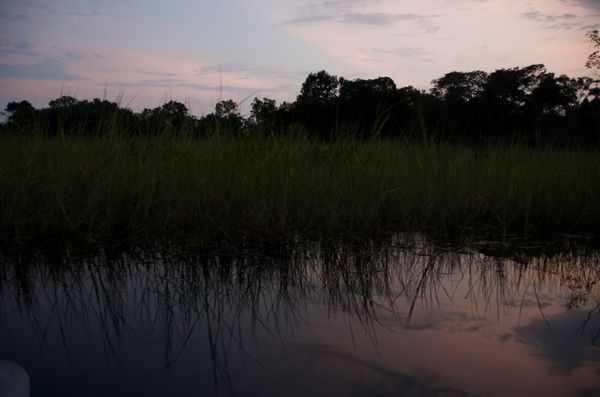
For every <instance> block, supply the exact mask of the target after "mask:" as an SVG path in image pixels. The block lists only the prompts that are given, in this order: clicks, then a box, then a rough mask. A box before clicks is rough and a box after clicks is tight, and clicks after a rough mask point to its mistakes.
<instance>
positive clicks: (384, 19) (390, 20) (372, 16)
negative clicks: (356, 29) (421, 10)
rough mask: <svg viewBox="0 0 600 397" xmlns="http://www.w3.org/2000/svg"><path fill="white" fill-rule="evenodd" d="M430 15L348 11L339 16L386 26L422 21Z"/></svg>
mask: <svg viewBox="0 0 600 397" xmlns="http://www.w3.org/2000/svg"><path fill="white" fill-rule="evenodd" d="M433 16H435V15H433ZM430 17H431V16H430V15H418V14H387V13H362V14H360V13H348V14H344V15H342V17H341V18H339V22H341V23H349V24H358V25H376V26H385V25H392V24H395V23H396V22H405V21H420V20H423V19H426V18H430Z"/></svg>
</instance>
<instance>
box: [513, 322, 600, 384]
mask: <svg viewBox="0 0 600 397" xmlns="http://www.w3.org/2000/svg"><path fill="white" fill-rule="evenodd" d="M577 315H579V317H578V316H577ZM586 316H587V313H583V312H568V313H563V314H557V315H554V316H552V317H549V318H547V320H548V323H546V322H545V321H544V320H543V319H536V320H533V321H531V322H530V323H529V324H528V325H525V326H520V327H516V328H515V329H514V330H513V333H511V334H507V335H503V336H502V337H501V340H506V339H511V338H514V339H515V340H517V341H519V342H521V343H523V344H525V345H526V346H529V347H530V348H531V349H532V350H533V351H534V352H535V354H536V355H539V356H541V357H544V358H546V359H547V360H548V362H549V363H550V364H551V367H552V369H553V370H555V371H557V372H559V373H571V372H572V371H574V370H576V369H577V368H579V367H582V366H584V365H585V363H586V362H588V361H593V362H600V351H598V348H597V347H596V346H592V344H593V343H594V338H595V337H597V335H598V334H599V333H600V318H598V317H597V316H595V315H594V316H590V318H589V320H588V322H587V323H585V319H586Z"/></svg>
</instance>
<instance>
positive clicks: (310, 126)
mask: <svg viewBox="0 0 600 397" xmlns="http://www.w3.org/2000/svg"><path fill="white" fill-rule="evenodd" d="M588 36H589V37H590V38H591V39H592V41H593V42H594V43H595V45H596V47H597V44H598V42H597V32H596V31H593V32H590V33H589V34H588ZM594 54H596V53H594ZM594 54H592V55H590V59H591V61H590V59H588V64H589V65H591V66H592V67H593V66H595V63H594V60H595V58H594ZM596 66H597V65H596ZM432 84H433V88H432V89H431V90H430V91H429V92H425V91H420V90H417V89H415V88H413V87H411V86H407V87H401V88H397V87H396V85H395V83H394V82H393V81H392V79H390V78H389V77H379V78H376V79H354V80H348V79H345V78H343V77H340V78H338V77H337V76H334V75H331V74H329V73H327V72H326V71H324V70H322V71H319V72H317V73H311V74H309V75H308V76H307V78H306V80H305V81H304V83H303V84H302V87H301V90H300V94H299V95H298V97H297V98H296V101H295V102H293V103H287V102H284V103H282V104H280V105H279V106H278V105H277V103H276V102H275V100H273V99H269V98H263V99H258V98H255V99H254V101H253V102H252V104H251V109H250V114H249V117H248V118H244V117H243V116H242V115H241V114H240V112H239V109H238V105H237V104H236V103H235V102H234V101H232V100H225V101H221V102H219V103H217V104H216V106H215V110H214V112H213V113H210V114H208V115H205V116H203V117H200V118H197V117H195V116H193V115H190V114H189V112H188V109H187V107H186V106H185V105H184V104H182V103H179V102H175V101H170V102H168V103H165V104H164V105H162V106H160V107H157V108H154V109H144V110H143V111H142V112H141V113H134V112H132V111H131V110H129V109H126V108H122V107H120V106H119V105H118V104H117V103H114V102H110V101H107V100H100V99H94V100H92V101H86V100H84V101H79V100H77V99H75V98H72V97H68V96H62V97H60V98H57V99H55V100H53V101H51V102H50V103H49V106H48V107H47V108H44V109H40V110H38V109H35V108H34V107H33V106H32V105H31V104H30V103H29V102H27V101H22V102H10V103H9V104H8V105H7V106H6V112H7V114H8V122H7V124H6V125H5V126H4V128H3V130H5V131H17V132H26V131H41V132H43V133H45V134H48V135H62V134H81V135H92V136H93V135H97V134H104V133H107V132H115V131H117V132H119V133H124V134H128V135H135V134H181V133H191V134H194V135H196V136H205V135H208V134H211V133H213V132H217V131H220V132H227V133H235V134H238V135H240V136H243V135H247V134H252V133H269V134H292V133H296V132H297V131H303V133H305V134H309V135H312V136H313V137H315V138H318V139H322V140H329V139H332V138H335V137H339V136H340V135H343V136H348V135H350V137H353V138H361V139H362V138H369V137H373V136H381V137H399V138H402V139H423V138H425V139H436V140H441V141H448V142H461V143H474V144H479V143H487V142H496V143H506V144H513V143H515V142H519V143H523V144H534V145H537V144H543V145H569V146H580V147H590V145H592V146H597V145H598V144H599V143H600V89H599V87H598V81H594V80H593V79H591V78H589V77H582V78H577V79H575V78H570V77H568V76H565V75H560V76H556V75H555V74H554V73H551V72H548V71H547V70H546V68H545V67H544V65H531V66H527V67H523V68H519V67H515V68H510V69H499V70H496V71H494V72H492V73H490V74H488V73H486V72H483V71H479V70H476V71H471V72H458V71H454V72H450V73H447V74H445V75H444V76H442V77H440V78H438V79H435V80H433V81H432Z"/></svg>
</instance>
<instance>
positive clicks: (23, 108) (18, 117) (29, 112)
mask: <svg viewBox="0 0 600 397" xmlns="http://www.w3.org/2000/svg"><path fill="white" fill-rule="evenodd" d="M5 110H6V112H7V113H9V115H8V122H9V123H12V124H14V125H18V126H25V125H27V124H29V123H32V122H33V121H34V118H35V114H36V110H35V108H34V107H33V105H31V103H29V102H27V101H21V102H9V103H8V104H7V105H6V109H5Z"/></svg>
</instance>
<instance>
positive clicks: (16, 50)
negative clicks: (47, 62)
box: [0, 39, 40, 57]
mask: <svg viewBox="0 0 600 397" xmlns="http://www.w3.org/2000/svg"><path fill="white" fill-rule="evenodd" d="M0 55H25V56H31V57H33V56H38V55H40V53H39V52H38V51H36V49H35V45H33V43H30V42H28V41H20V42H17V43H12V44H11V43H10V42H9V41H8V40H6V39H4V40H0Z"/></svg>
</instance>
